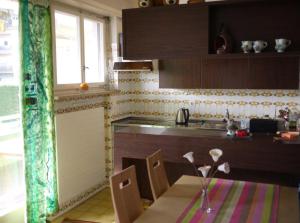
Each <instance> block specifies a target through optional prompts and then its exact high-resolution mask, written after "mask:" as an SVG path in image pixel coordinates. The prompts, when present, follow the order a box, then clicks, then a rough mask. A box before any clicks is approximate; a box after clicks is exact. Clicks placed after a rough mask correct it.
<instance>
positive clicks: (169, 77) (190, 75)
mask: <svg viewBox="0 0 300 223" xmlns="http://www.w3.org/2000/svg"><path fill="white" fill-rule="evenodd" d="M159 87H160V88H181V89H184V88H185V89H191V88H201V58H193V59H174V60H160V61H159Z"/></svg>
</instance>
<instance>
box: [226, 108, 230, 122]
mask: <svg viewBox="0 0 300 223" xmlns="http://www.w3.org/2000/svg"><path fill="white" fill-rule="evenodd" d="M226 118H227V121H228V122H229V121H230V115H229V110H228V108H227V109H226Z"/></svg>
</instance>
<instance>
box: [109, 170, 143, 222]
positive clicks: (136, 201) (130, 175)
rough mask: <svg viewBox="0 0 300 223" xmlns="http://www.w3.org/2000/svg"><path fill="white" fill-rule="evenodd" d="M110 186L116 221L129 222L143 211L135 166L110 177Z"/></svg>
mask: <svg viewBox="0 0 300 223" xmlns="http://www.w3.org/2000/svg"><path fill="white" fill-rule="evenodd" d="M110 188H111V194H112V200H113V205H114V210H115V216H116V222H119V223H131V222H133V221H134V220H135V219H136V218H137V217H138V216H139V215H141V213H142V212H143V204H142V200H141V197H140V193H139V189H138V185H137V180H136V171H135V166H130V167H128V168H127V169H125V170H122V171H121V172H120V173H117V174H115V175H114V176H111V177H110Z"/></svg>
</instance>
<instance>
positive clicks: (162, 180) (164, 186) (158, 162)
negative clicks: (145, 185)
mask: <svg viewBox="0 0 300 223" xmlns="http://www.w3.org/2000/svg"><path fill="white" fill-rule="evenodd" d="M146 162H147V169H148V175H149V180H150V186H151V190H152V195H153V198H154V200H157V199H158V198H159V196H160V195H162V194H163V193H164V192H166V191H167V190H168V188H169V187H170V184H169V181H168V178H167V174H166V170H165V166H164V161H163V158H162V153H161V150H158V151H156V152H155V153H153V154H152V155H150V156H148V157H147V158H146Z"/></svg>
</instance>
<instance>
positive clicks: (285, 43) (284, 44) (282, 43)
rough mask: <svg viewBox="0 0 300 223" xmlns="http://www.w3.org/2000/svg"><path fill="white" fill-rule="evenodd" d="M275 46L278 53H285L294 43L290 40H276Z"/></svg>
mask: <svg viewBox="0 0 300 223" xmlns="http://www.w3.org/2000/svg"><path fill="white" fill-rule="evenodd" d="M275 44H276V45H275V50H276V51H277V52H278V53H283V52H284V51H285V49H286V48H288V47H289V46H290V45H291V44H292V41H291V40H288V39H275Z"/></svg>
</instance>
